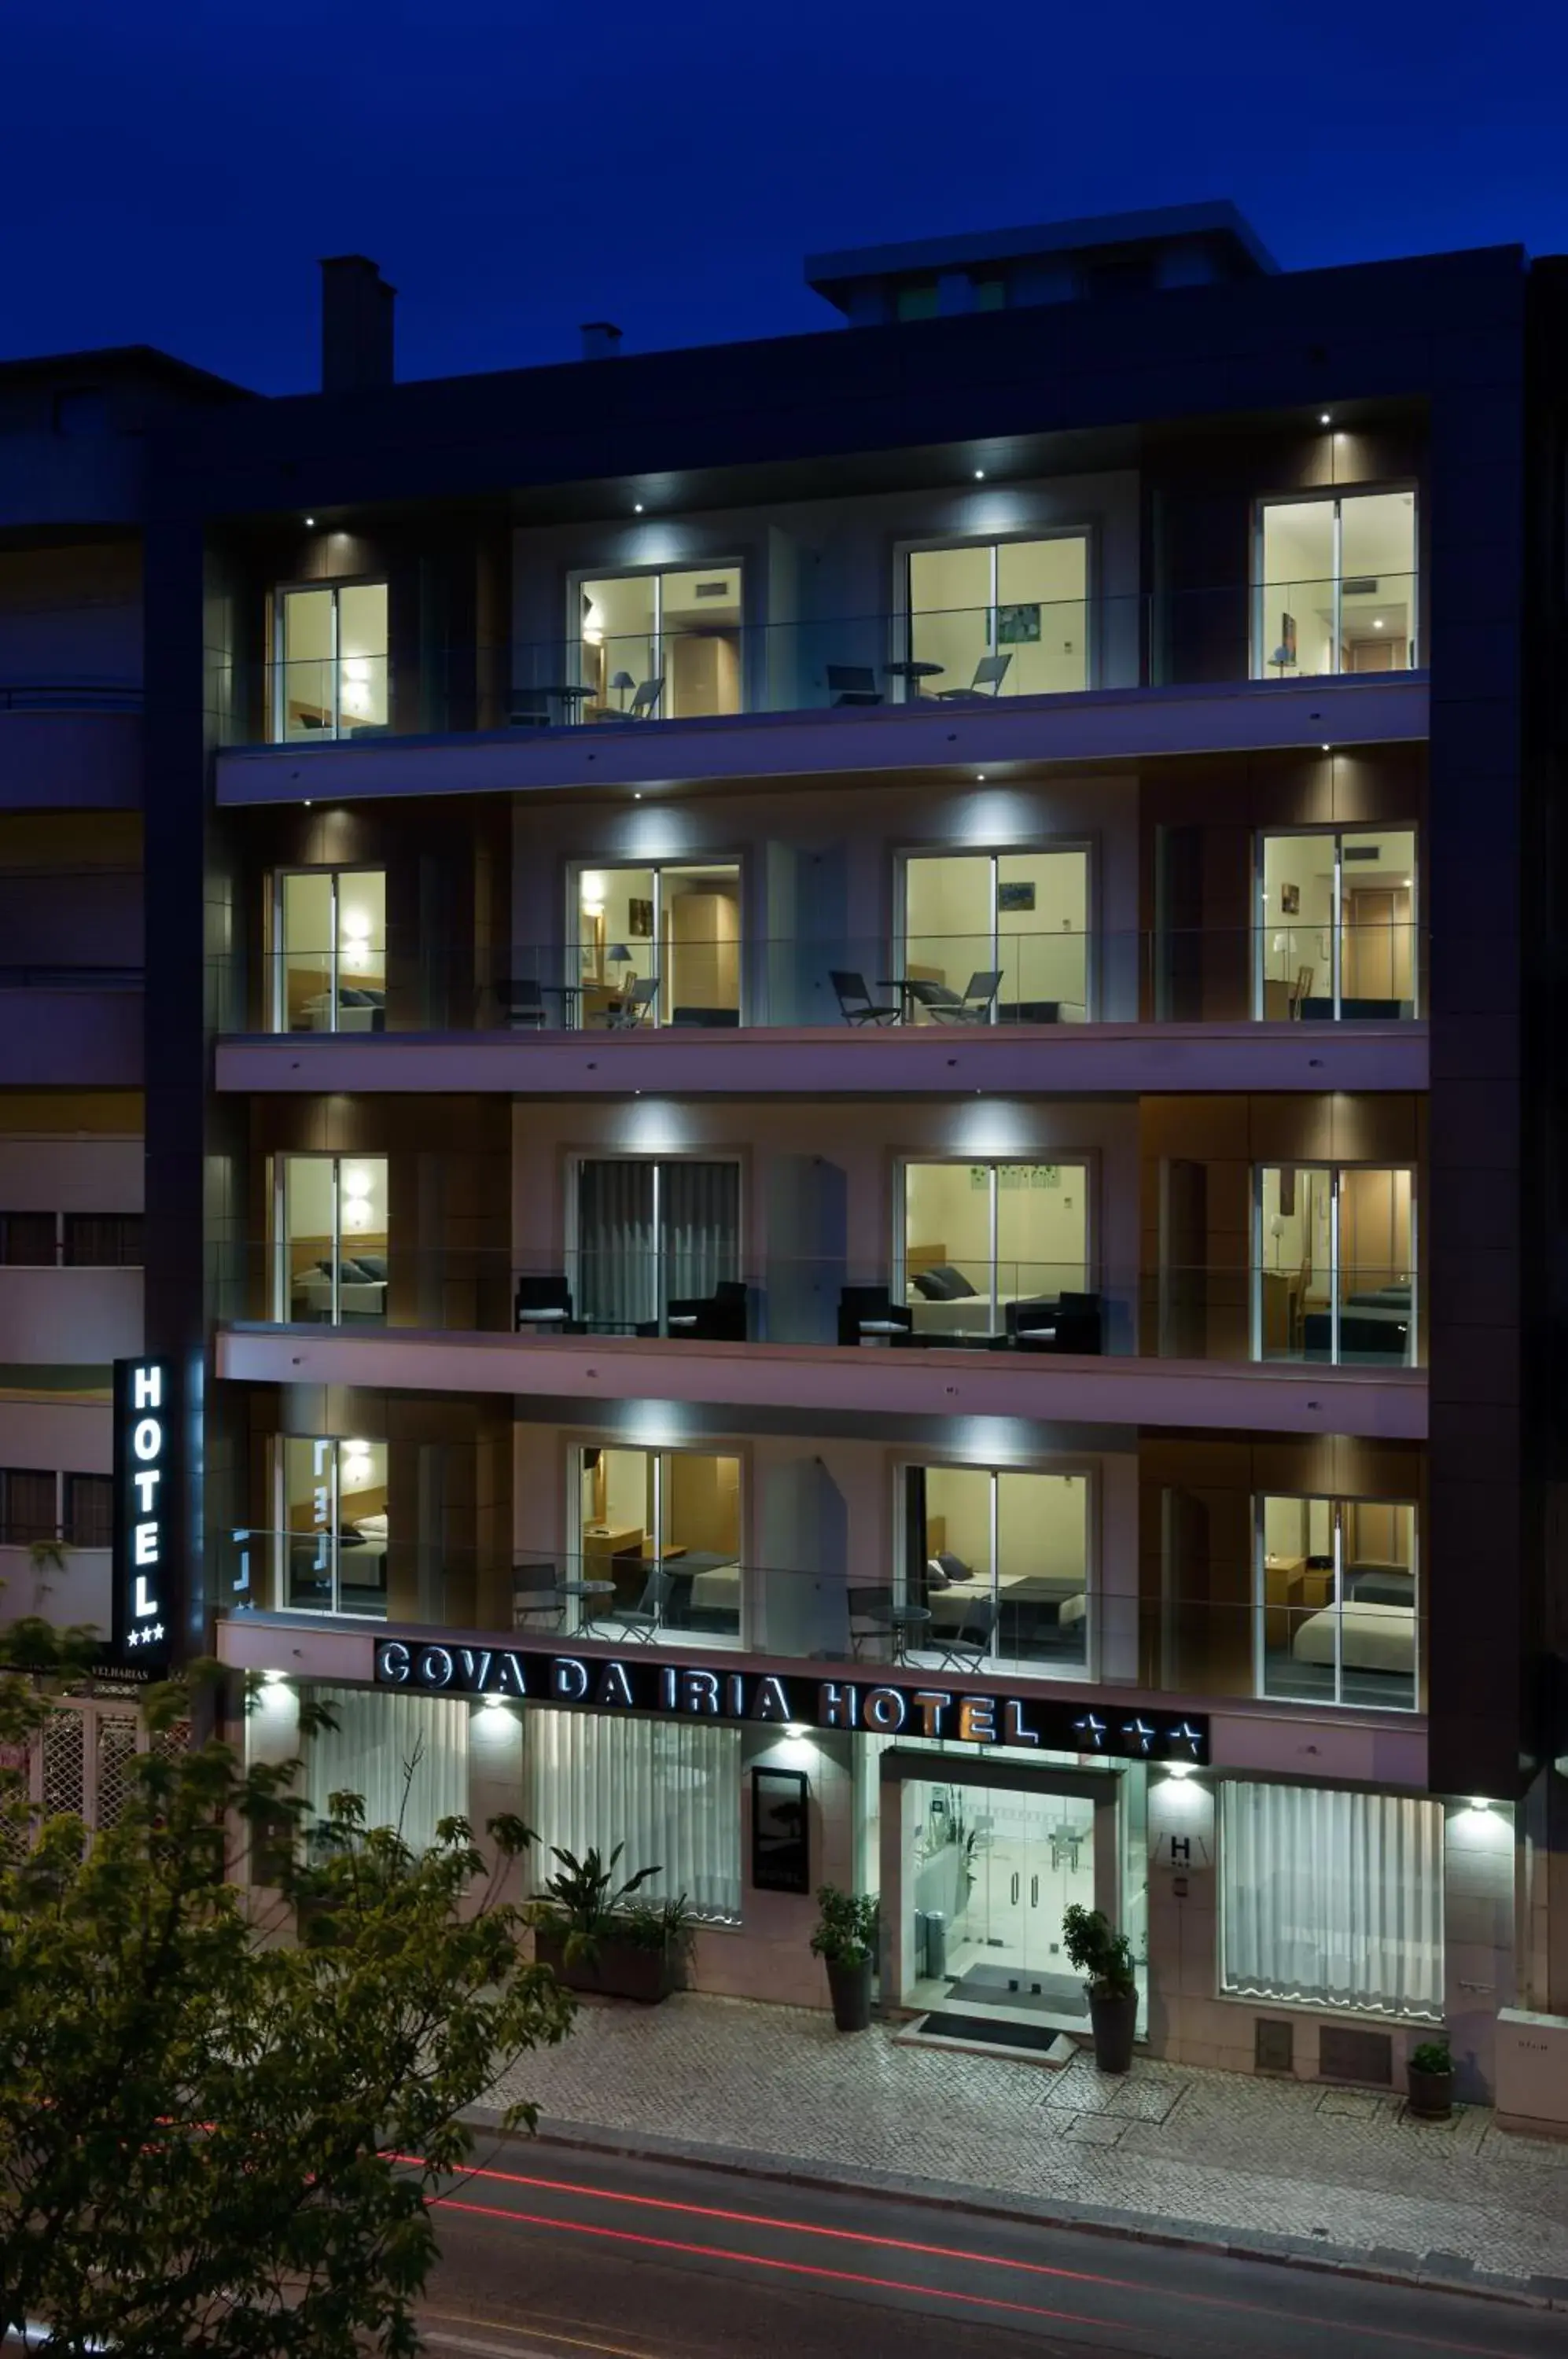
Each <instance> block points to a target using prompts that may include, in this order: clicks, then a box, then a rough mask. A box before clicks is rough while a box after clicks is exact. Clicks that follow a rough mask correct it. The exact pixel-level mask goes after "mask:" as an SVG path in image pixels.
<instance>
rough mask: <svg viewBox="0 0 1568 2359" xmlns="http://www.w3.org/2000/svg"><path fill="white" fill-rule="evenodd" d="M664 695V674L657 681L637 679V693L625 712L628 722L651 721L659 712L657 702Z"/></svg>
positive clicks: (660, 674)
mask: <svg viewBox="0 0 1568 2359" xmlns="http://www.w3.org/2000/svg"><path fill="white" fill-rule="evenodd" d="M663 694H664V674H663V673H662V672H660V673H659V677H658V679H639V680H638V682H637V692H636V694H635V695H634V696H633V698H632V701H631V702H630V703H629V704H628V705H627V707H626V715H625V717H626V720H628V721H652V720H654V719H655V718H656V717H657V715H658V712H659V698H660V697H661V696H662V695H663Z"/></svg>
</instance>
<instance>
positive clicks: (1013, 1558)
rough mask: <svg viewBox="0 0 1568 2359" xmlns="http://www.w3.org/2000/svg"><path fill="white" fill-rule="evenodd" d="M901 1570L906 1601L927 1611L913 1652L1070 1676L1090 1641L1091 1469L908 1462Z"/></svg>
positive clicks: (1083, 1663) (912, 1637)
mask: <svg viewBox="0 0 1568 2359" xmlns="http://www.w3.org/2000/svg"><path fill="white" fill-rule="evenodd" d="M902 1575H903V1577H902V1582H901V1584H900V1599H901V1602H902V1603H903V1604H904V1605H905V1606H906V1607H913V1608H917V1609H921V1610H923V1612H924V1613H925V1614H928V1615H929V1616H930V1619H929V1622H920V1623H917V1624H915V1625H914V1626H912V1627H909V1629H908V1632H907V1636H908V1644H909V1647H911V1648H912V1649H913V1650H914V1651H915V1654H916V1656H917V1658H918V1659H920V1660H921V1661H933V1662H935V1663H936V1664H937V1665H938V1666H939V1667H940V1666H942V1665H943V1664H944V1663H946V1664H948V1665H961V1664H962V1663H964V1661H968V1662H969V1663H970V1665H971V1666H972V1667H973V1666H974V1665H975V1664H976V1663H977V1662H979V1661H980V1660H982V1659H984V1660H985V1661H987V1662H1000V1663H1002V1664H1011V1665H1017V1666H1018V1667H1020V1668H1026V1667H1027V1668H1028V1669H1030V1670H1033V1671H1036V1672H1038V1673H1039V1674H1040V1676H1041V1677H1042V1678H1050V1679H1070V1678H1073V1677H1076V1676H1078V1675H1079V1674H1081V1673H1083V1671H1084V1670H1086V1669H1087V1667H1088V1648H1089V1485H1088V1482H1087V1479H1086V1478H1085V1477H1084V1476H1083V1475H1082V1474H1031V1473H1011V1472H1006V1473H1004V1472H998V1471H996V1470H995V1469H993V1468H990V1467H984V1466H909V1467H906V1468H905V1470H904V1562H903V1567H902ZM896 1626H897V1625H896ZM950 1649H951V1652H950V1651H949V1650H950ZM976 1649H977V1650H978V1652H976V1651H975V1650H976Z"/></svg>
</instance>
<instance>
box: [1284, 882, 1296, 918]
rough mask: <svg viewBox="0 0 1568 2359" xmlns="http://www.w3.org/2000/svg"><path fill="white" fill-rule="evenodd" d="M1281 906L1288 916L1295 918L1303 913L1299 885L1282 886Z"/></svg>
mask: <svg viewBox="0 0 1568 2359" xmlns="http://www.w3.org/2000/svg"><path fill="white" fill-rule="evenodd" d="M1279 908H1280V909H1281V911H1282V912H1283V914H1284V915H1285V916H1286V917H1287V918H1295V917H1299V916H1300V915H1301V886H1299V885H1281V886H1280V887H1279Z"/></svg>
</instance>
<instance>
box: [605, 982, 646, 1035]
mask: <svg viewBox="0 0 1568 2359" xmlns="http://www.w3.org/2000/svg"><path fill="white" fill-rule="evenodd" d="M658 1004H659V977H658V976H657V975H656V974H645V975H644V976H643V978H642V980H641V982H640V983H634V984H630V985H629V986H628V988H627V989H626V991H625V992H623V993H622V995H621V996H620V998H619V999H618V1000H616V1001H615V1003H614V1005H613V1006H610V1007H609V1008H607V1009H606V1011H605V1015H604V1029H605V1031H606V1032H638V1031H641V1030H643V1029H644V1028H645V1027H647V1025H648V1016H649V1015H650V1014H651V1012H652V1011H653V1009H654V1008H655V1007H656V1006H658Z"/></svg>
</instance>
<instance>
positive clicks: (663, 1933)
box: [528, 1843, 695, 2006]
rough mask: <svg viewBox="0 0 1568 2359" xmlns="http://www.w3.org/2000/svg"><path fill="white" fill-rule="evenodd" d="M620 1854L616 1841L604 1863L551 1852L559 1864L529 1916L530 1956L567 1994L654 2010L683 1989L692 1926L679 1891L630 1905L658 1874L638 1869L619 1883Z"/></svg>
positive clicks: (595, 1856)
mask: <svg viewBox="0 0 1568 2359" xmlns="http://www.w3.org/2000/svg"><path fill="white" fill-rule="evenodd" d="M625 1849H626V1845H625V1844H624V1843H617V1844H616V1845H615V1850H614V1851H613V1852H612V1853H611V1854H610V1856H609V1858H608V1859H604V1858H603V1857H602V1856H601V1854H599V1852H598V1851H596V1850H590V1851H587V1852H585V1853H584V1854H583V1857H582V1858H581V1859H579V1858H578V1857H577V1855H576V1854H575V1853H574V1852H570V1851H561V1850H559V1849H558V1850H557V1851H556V1852H555V1854H554V1856H555V1858H556V1859H557V1860H558V1861H559V1862H560V1865H559V1867H558V1868H557V1870H556V1873H555V1874H554V1875H552V1876H551V1877H550V1881H549V1883H548V1884H547V1885H546V1886H545V1888H544V1898H543V1899H542V1900H539V1901H538V1902H537V1903H536V1904H535V1905H534V1907H533V1908H530V1909H529V1910H528V1923H529V1924H530V1925H531V1926H532V1928H533V1935H534V1955H535V1957H536V1958H537V1959H538V1961H539V1964H540V1965H541V1966H548V1967H549V1968H550V1972H551V1973H553V1974H554V1975H555V1977H556V1979H557V1981H558V1982H561V1983H564V1984H566V1986H567V1988H568V1989H569V1990H576V1991H593V1992H595V1993H596V1994H597V1995H599V1996H600V1997H601V1998H629V1999H636V2000H637V2002H638V2003H639V2005H641V2006H657V2005H658V2003H659V2000H660V1999H664V1998H668V1997H669V1995H670V1992H671V1991H672V1990H677V1989H679V1988H680V1986H681V1982H682V1980H683V1979H684V1974H685V1966H686V1960H687V1958H688V1956H689V1954H690V1952H691V1940H692V1935H693V1932H694V1930H695V1927H694V1922H693V1919H692V1918H691V1912H690V1910H689V1909H688V1908H687V1905H686V1896H685V1894H684V1893H682V1894H681V1896H680V1897H679V1898H678V1899H675V1900H666V1901H658V1902H648V1901H643V1902H640V1903H637V1904H635V1905H629V1904H631V1902H632V1895H633V1893H635V1892H637V1891H638V1890H639V1889H640V1887H641V1886H643V1885H645V1884H646V1883H647V1882H648V1877H649V1876H650V1875H658V1874H659V1868H658V1867H657V1866H654V1867H639V1868H638V1869H637V1874H636V1875H629V1876H627V1877H626V1881H625V1882H624V1883H622V1884H617V1883H616V1881H615V1870H616V1868H617V1867H618V1866H619V1864H620V1858H621V1854H622V1852H623V1851H624V1850H625Z"/></svg>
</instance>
